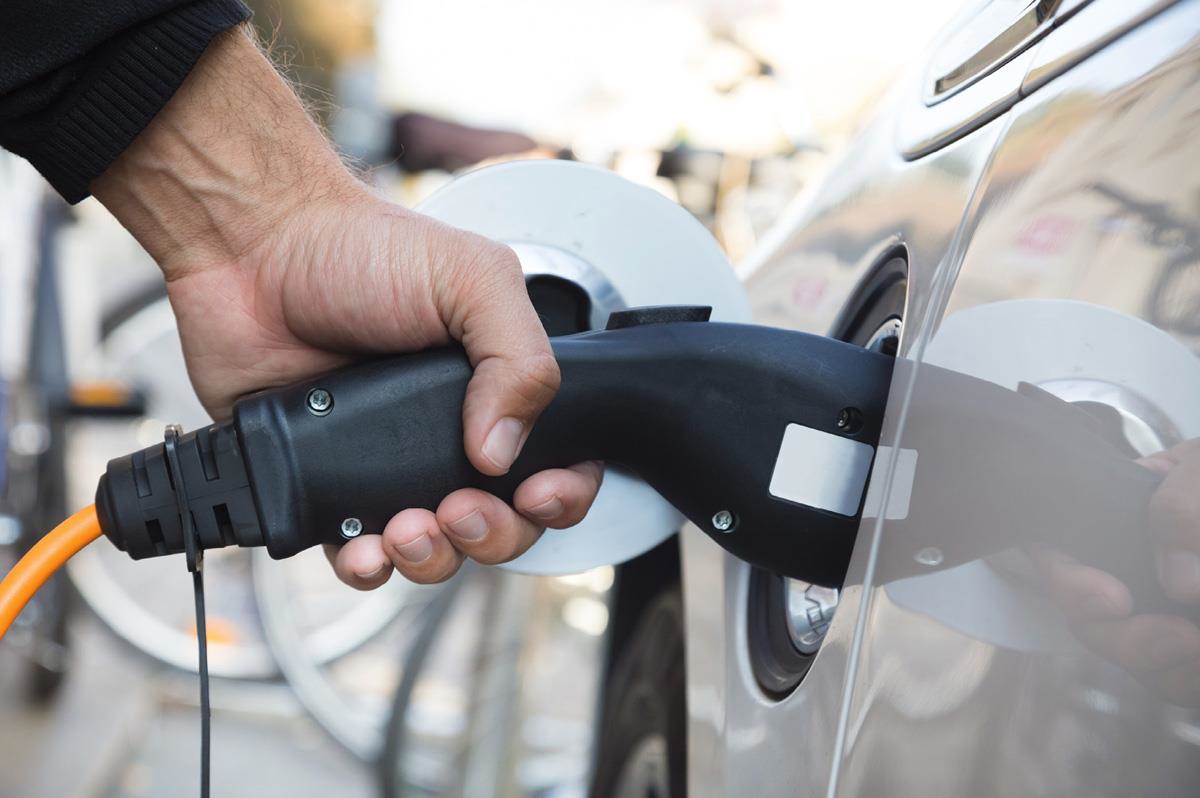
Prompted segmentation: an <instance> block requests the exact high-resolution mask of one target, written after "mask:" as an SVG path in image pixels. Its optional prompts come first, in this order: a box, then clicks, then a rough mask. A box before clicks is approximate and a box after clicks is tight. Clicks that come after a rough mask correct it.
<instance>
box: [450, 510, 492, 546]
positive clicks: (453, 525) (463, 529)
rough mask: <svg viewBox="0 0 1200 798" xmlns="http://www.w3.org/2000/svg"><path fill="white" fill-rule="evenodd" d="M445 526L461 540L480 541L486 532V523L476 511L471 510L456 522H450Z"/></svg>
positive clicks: (481, 514)
mask: <svg viewBox="0 0 1200 798" xmlns="http://www.w3.org/2000/svg"><path fill="white" fill-rule="evenodd" d="M447 526H449V527H450V531H451V532H453V533H454V534H455V535H457V536H458V537H460V538H462V539H463V540H482V539H483V536H484V535H486V534H487V531H488V527H487V521H486V520H484V517H483V513H481V512H479V511H478V510H472V511H471V512H469V513H467V514H466V515H464V516H463V517H462V518H460V519H458V520H457V521H451V522H450V523H449V524H448V525H447Z"/></svg>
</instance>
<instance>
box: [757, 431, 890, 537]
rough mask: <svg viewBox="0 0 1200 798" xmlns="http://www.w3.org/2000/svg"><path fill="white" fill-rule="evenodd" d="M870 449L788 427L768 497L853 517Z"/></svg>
mask: <svg viewBox="0 0 1200 798" xmlns="http://www.w3.org/2000/svg"><path fill="white" fill-rule="evenodd" d="M874 453H875V449H874V447H872V446H870V445H868V444H865V443H861V442H859V441H856V440H851V439H850V438H845V437H843V436H841V435H834V434H832V433H829V432H822V431H820V430H815V429H812V428H810V427H803V426H800V425H799V424H788V425H787V428H786V429H785V430H784V431H783V441H782V442H781V443H780V445H779V456H778V457H776V458H775V470H774V471H773V472H772V473H771V485H770V488H769V490H770V492H771V495H772V496H774V497H775V498H777V499H784V500H785V501H789V502H795V503H796V504H803V505H806V506H808V507H815V508H817V509H818V510H826V511H828V512H831V513H837V514H838V515H845V516H853V515H854V514H855V513H857V512H858V507H859V504H861V503H862V500H863V491H864V490H865V489H866V486H867V476H868V475H869V473H870V471H871V458H872V456H873V455H874Z"/></svg>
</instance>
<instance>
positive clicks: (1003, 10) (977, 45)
mask: <svg viewBox="0 0 1200 798" xmlns="http://www.w3.org/2000/svg"><path fill="white" fill-rule="evenodd" d="M1061 4H1062V0H991V2H989V3H987V4H986V5H985V6H984V7H983V8H982V9H980V10H979V11H978V12H977V13H976V14H974V15H972V16H971V17H970V18H969V19H968V20H967V21H966V23H965V24H963V25H961V26H960V27H959V28H958V29H957V30H955V31H954V33H952V34H951V35H950V36H949V38H947V39H945V40H944V41H943V42H942V44H941V46H940V47H939V51H938V53H937V55H936V56H935V57H934V60H933V65H932V68H931V70H930V82H929V88H928V96H927V98H926V99H927V101H928V102H929V104H931V105H932V104H933V103H936V102H940V101H941V100H942V99H945V98H946V97H948V96H950V95H951V94H953V93H954V92H956V91H958V90H960V89H962V88H965V87H966V86H968V85H970V84H971V83H973V82H975V81H976V80H978V79H979V78H982V77H983V76H985V75H987V74H989V73H990V72H992V71H993V70H994V69H996V68H997V67H999V66H1001V65H1003V64H1005V63H1007V62H1008V61H1009V60H1010V59H1012V58H1013V57H1014V56H1016V55H1018V54H1020V53H1021V52H1023V51H1024V50H1026V49H1027V48H1028V47H1029V46H1030V45H1032V44H1033V43H1034V42H1035V41H1037V39H1038V38H1039V37H1040V36H1041V35H1042V34H1043V33H1044V32H1045V31H1046V29H1047V28H1048V27H1049V21H1050V20H1051V19H1052V18H1053V16H1054V14H1055V12H1056V11H1057V10H1058V7H1059V6H1060V5H1061Z"/></svg>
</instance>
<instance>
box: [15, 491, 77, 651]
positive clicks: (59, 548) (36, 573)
mask: <svg viewBox="0 0 1200 798" xmlns="http://www.w3.org/2000/svg"><path fill="white" fill-rule="evenodd" d="M98 537H100V521H99V520H97V518H96V507H95V505H90V506H88V507H85V508H83V509H82V510H80V511H79V512H77V513H75V514H74V515H73V516H71V517H70V518H68V519H67V520H66V521H63V522H62V523H61V524H59V525H58V526H56V527H54V529H53V530H51V531H50V532H49V533H47V534H46V535H45V537H43V538H42V539H41V540H39V541H38V542H37V543H35V544H33V547H32V548H31V549H30V550H29V551H27V552H26V553H25V556H24V557H22V558H21V559H20V560H18V561H17V564H16V565H14V566H13V568H12V570H11V571H9V572H8V575H7V576H5V577H4V580H3V581H0V638H3V637H4V635H5V634H6V633H7V632H8V627H9V626H11V625H12V622H13V621H15V620H16V619H17V616H18V615H20V614H21V610H22V609H23V608H24V607H25V605H26V604H27V603H28V602H29V599H31V598H33V594H34V593H36V592H37V590H38V588H39V587H41V586H42V585H43V584H45V583H46V580H48V579H49V578H50V577H51V576H53V575H54V572H55V571H57V570H58V569H59V568H62V567H63V565H65V564H66V562H67V560H69V559H71V557H73V556H74V555H75V554H77V553H78V552H79V551H80V549H82V548H83V547H84V546H86V545H87V544H89V543H91V542H92V541H93V540H95V539H96V538H98Z"/></svg>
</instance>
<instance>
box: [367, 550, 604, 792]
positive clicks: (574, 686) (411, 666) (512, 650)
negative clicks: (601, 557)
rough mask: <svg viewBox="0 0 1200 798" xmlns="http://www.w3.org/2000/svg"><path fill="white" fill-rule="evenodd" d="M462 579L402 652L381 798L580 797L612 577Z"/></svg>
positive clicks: (483, 574) (600, 573)
mask: <svg viewBox="0 0 1200 798" xmlns="http://www.w3.org/2000/svg"><path fill="white" fill-rule="evenodd" d="M460 579H461V582H462V583H461V584H460V585H459V586H458V588H457V591H456V593H455V594H453V595H452V596H451V597H450V598H448V599H443V598H442V597H439V598H438V599H437V600H435V602H434V603H433V604H431V606H430V611H429V612H428V613H427V615H426V617H425V619H424V622H423V624H422V628H421V631H420V632H419V633H418V634H416V635H415V636H414V639H413V642H412V643H411V644H410V646H409V648H408V649H407V656H406V658H405V660H404V663H403V677H402V679H401V682H400V686H399V688H398V689H397V691H396V695H395V699H394V701H393V704H392V711H391V717H390V719H389V721H388V728H387V736H386V740H385V743H384V748H383V751H382V753H381V755H380V757H379V776H380V791H381V795H383V796H384V797H385V798H418V797H421V798H423V797H424V796H434V795H470V796H472V798H488V796H501V795H513V794H517V795H582V794H584V792H585V791H586V785H587V782H588V778H589V762H590V752H591V750H592V737H593V727H594V725H595V721H596V715H595V710H596V706H597V690H598V687H599V679H600V671H601V662H602V660H603V651H604V647H605V629H606V626H607V608H606V606H607V605H606V601H607V591H608V588H609V586H610V585H611V580H612V570H611V569H610V568H601V569H597V570H595V571H591V572H588V573H585V574H580V575H577V576H572V577H531V576H523V575H519V574H513V573H508V572H503V571H499V570H496V569H492V568H476V569H472V571H470V572H469V573H464V574H463V575H461V576H460Z"/></svg>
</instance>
